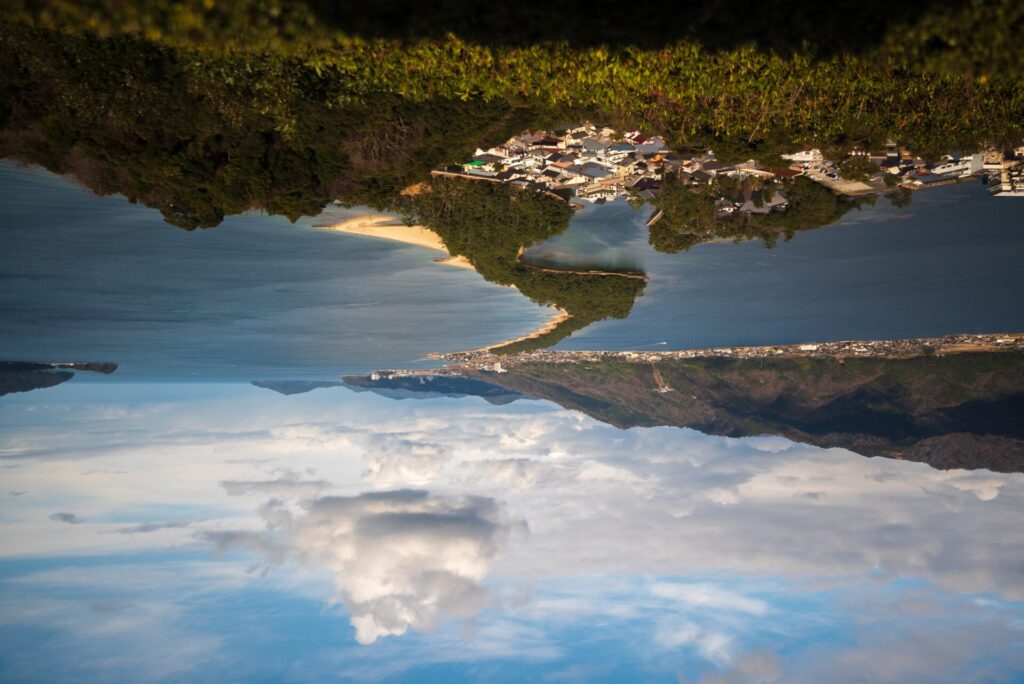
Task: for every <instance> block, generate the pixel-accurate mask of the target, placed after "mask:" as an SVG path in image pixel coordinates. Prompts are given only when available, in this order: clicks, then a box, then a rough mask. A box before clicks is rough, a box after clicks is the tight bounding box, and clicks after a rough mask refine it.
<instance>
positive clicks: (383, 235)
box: [317, 214, 571, 352]
mask: <svg viewBox="0 0 1024 684" xmlns="http://www.w3.org/2000/svg"><path fill="white" fill-rule="evenodd" d="M317 228H320V229H322V230H329V231H333V232H336V233H348V234H350V235H363V236H366V237H373V238H379V239H382V240H393V241H395V242H403V243H405V244H407V245H416V246H417V247H426V248H427V249H433V250H436V251H438V252H442V253H443V254H444V255H445V256H444V258H441V259H435V260H434V261H435V262H436V263H439V264H444V265H446V266H455V267H456V268H473V264H472V263H470V261H469V259H467V258H466V257H462V256H452V255H451V254H450V253H449V252H448V249H447V248H446V247H445V246H444V241H443V240H441V237H440V236H439V235H438V234H437V233H435V232H434V231H432V230H430V229H429V228H425V227H423V226H407V225H405V224H404V223H396V222H395V219H394V218H393V217H391V216H386V215H384V214H365V215H362V216H354V217H352V218H350V219H348V220H346V221H342V222H341V223H334V224H331V225H321V226H317ZM523 251H524V250H523V249H520V250H519V254H520V256H522V253H523ZM506 287H512V288H515V285H506ZM569 318H571V316H569V314H568V313H567V312H565V311H563V310H562V309H554V311H553V312H552V315H551V318H549V319H548V320H547V321H545V323H544V324H543V325H542V326H541V327H539V328H537V329H536V330H534V331H532V332H530V333H527V334H526V335H523V336H522V337H517V338H515V339H512V340H505V341H503V342H498V343H497V344H492V345H489V346H487V347H484V348H483V349H479V350H474V351H476V352H480V351H490V350H492V349H497V348H499V347H504V346H506V345H509V344H514V343H516V342H522V341H525V340H532V339H536V338H538V337H540V336H542V335H545V334H547V333H549V332H551V331H552V330H554V329H555V328H556V327H558V326H559V325H560V324H561V323H563V322H565V321H567V320H569Z"/></svg>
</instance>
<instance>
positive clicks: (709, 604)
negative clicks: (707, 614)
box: [651, 582, 768, 615]
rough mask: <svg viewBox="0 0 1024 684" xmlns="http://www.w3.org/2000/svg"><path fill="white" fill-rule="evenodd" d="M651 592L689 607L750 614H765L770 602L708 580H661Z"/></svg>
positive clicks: (653, 586)
mask: <svg viewBox="0 0 1024 684" xmlns="http://www.w3.org/2000/svg"><path fill="white" fill-rule="evenodd" d="M651 593H652V594H653V595H655V596H657V597H659V598H665V599H670V600H672V601H674V602H676V603H679V604H682V605H684V606H687V607H694V608H704V609H711V610H728V611H735V612H739V613H748V614H750V615H764V614H765V613H767V612H768V604H767V603H765V602H764V601H762V600H760V599H755V598H750V597H747V596H743V595H742V594H738V593H736V592H734V591H730V590H728V589H725V588H723V587H720V586H716V585H714V584H709V583H706V582H698V583H693V584H682V583H675V582H659V583H657V584H654V585H652V586H651Z"/></svg>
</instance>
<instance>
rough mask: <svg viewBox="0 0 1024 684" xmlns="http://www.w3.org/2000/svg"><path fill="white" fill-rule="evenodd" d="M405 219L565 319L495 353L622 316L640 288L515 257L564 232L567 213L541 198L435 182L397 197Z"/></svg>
mask: <svg viewBox="0 0 1024 684" xmlns="http://www.w3.org/2000/svg"><path fill="white" fill-rule="evenodd" d="M403 210H404V213H405V216H406V220H407V221H408V222H410V223H418V224H422V225H425V226H427V227H429V228H431V229H432V230H434V231H435V232H436V233H437V234H438V235H440V236H441V239H442V240H443V241H444V243H445V246H446V247H447V248H448V251H449V252H450V253H452V254H455V255H461V256H464V257H466V258H467V259H469V261H470V262H472V264H473V266H474V267H475V268H476V270H477V271H478V272H479V273H480V274H481V275H482V276H483V277H484V278H486V279H487V280H489V281H491V282H494V283H498V284H500V285H512V286H515V287H516V288H517V289H518V290H519V291H520V292H522V293H523V294H524V295H525V296H527V297H529V298H530V299H531V300H533V301H534V302H536V303H537V304H540V305H543V306H555V307H558V308H559V309H562V310H564V311H565V312H566V313H568V314H569V316H570V317H571V318H570V319H569V320H567V321H565V322H563V323H561V324H560V325H558V326H557V327H556V328H555V329H554V330H552V331H551V332H550V333H548V334H547V335H544V336H543V337H540V338H537V339H534V340H527V341H523V342H521V343H518V344H516V345H514V346H509V347H506V348H503V349H502V350H501V351H503V352H507V353H511V352H514V351H523V350H525V349H528V348H540V347H546V346H550V345H552V344H554V343H556V342H557V341H559V340H560V339H563V338H564V337H567V336H568V335H570V334H572V332H574V331H575V330H579V329H581V328H583V327H585V326H587V325H590V324H591V323H593V322H595V321H598V320H601V319H604V318H609V317H612V318H625V317H626V316H627V315H628V314H629V311H630V309H631V308H632V306H633V301H634V300H635V299H636V297H638V296H639V295H640V293H641V292H642V291H643V288H644V281H643V280H642V279H639V278H629V277H620V276H616V275H598V274H593V273H586V272H585V269H578V270H568V269H566V270H559V269H549V268H540V267H537V266H533V265H531V264H529V263H526V262H523V261H522V260H521V259H520V254H521V253H522V251H523V250H524V249H525V248H526V247H529V246H530V245H532V244H534V243H536V242H541V241H543V240H546V239H548V238H550V237H553V236H555V235H557V234H559V233H561V232H563V231H564V230H565V229H566V228H568V227H569V219H570V217H571V216H572V210H571V209H570V208H569V206H568V204H566V203H565V202H563V201H560V200H556V199H553V198H551V197H548V196H547V195H543V194H541V193H537V192H531V191H528V190H520V189H518V188H515V187H512V186H509V185H506V184H498V183H488V182H485V181H470V180H457V179H443V178H435V179H433V180H432V181H431V182H430V183H429V184H427V185H426V187H422V188H420V189H419V191H418V192H417V193H415V194H413V195H411V196H409V197H406V198H404V200H403Z"/></svg>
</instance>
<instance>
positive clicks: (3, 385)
mask: <svg viewBox="0 0 1024 684" xmlns="http://www.w3.org/2000/svg"><path fill="white" fill-rule="evenodd" d="M65 369H75V370H82V371H93V372H97V373H104V374H110V373H113V372H114V371H115V370H117V364H116V363H96V362H68V363H39V362H35V361H0V396H3V395H5V394H13V393H14V392H31V391H32V390H36V389H45V388H47V387H55V386H56V385H59V384H61V383H64V382H67V381H68V380H70V379H71V378H73V377H75V374H74V373H72V372H71V371H70V370H65Z"/></svg>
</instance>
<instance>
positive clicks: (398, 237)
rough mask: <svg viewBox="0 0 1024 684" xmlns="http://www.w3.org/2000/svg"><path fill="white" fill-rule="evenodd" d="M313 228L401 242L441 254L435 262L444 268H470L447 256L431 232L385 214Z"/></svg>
mask: <svg viewBox="0 0 1024 684" xmlns="http://www.w3.org/2000/svg"><path fill="white" fill-rule="evenodd" d="M316 227H317V228H320V229H322V230H329V231H331V232H335V233H348V234H349V235H362V236H365V237H373V238H378V239H381V240H392V241H393V242H401V243H404V244H407V245H416V246H417V247H426V248H427V249H433V250H436V251H438V252H443V253H444V254H445V255H446V256H445V257H444V258H442V259H435V262H436V263H439V264H444V265H445V266H455V267H456V268H473V264H471V263H470V262H469V259H467V258H466V257H462V256H452V255H451V254H449V252H448V249H447V248H446V247H445V246H444V241H443V240H441V237H440V236H439V235H438V234H437V233H435V232H434V231H432V230H430V229H429V228H425V227H423V226H407V225H405V224H404V223H396V222H395V219H394V218H393V217H391V216H386V215H384V214H366V215H363V216H355V217H353V218H350V219H348V220H347V221H342V222H341V223H334V224H330V225H318V226H316Z"/></svg>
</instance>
